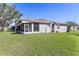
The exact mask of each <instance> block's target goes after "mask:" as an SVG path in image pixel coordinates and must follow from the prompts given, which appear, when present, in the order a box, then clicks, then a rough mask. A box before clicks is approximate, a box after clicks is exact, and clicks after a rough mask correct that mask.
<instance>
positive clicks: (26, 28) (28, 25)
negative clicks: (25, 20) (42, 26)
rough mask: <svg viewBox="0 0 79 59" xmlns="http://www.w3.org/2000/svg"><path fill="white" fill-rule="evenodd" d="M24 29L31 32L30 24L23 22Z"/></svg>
mask: <svg viewBox="0 0 79 59" xmlns="http://www.w3.org/2000/svg"><path fill="white" fill-rule="evenodd" d="M25 31H26V32H31V31H32V24H31V23H30V24H25Z"/></svg>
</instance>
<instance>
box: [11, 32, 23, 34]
mask: <svg viewBox="0 0 79 59" xmlns="http://www.w3.org/2000/svg"><path fill="white" fill-rule="evenodd" d="M11 34H22V33H16V32H14V33H11Z"/></svg>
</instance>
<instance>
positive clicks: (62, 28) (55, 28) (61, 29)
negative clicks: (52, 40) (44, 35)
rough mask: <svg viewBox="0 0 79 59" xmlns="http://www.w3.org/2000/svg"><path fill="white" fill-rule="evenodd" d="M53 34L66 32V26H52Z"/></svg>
mask: <svg viewBox="0 0 79 59" xmlns="http://www.w3.org/2000/svg"><path fill="white" fill-rule="evenodd" d="M52 26H53V27H52V28H53V29H52V30H53V32H67V25H66V24H64V23H55V24H52Z"/></svg>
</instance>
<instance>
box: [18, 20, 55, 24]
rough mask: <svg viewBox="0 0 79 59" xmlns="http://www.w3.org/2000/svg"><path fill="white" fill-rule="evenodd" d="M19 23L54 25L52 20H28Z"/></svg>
mask: <svg viewBox="0 0 79 59" xmlns="http://www.w3.org/2000/svg"><path fill="white" fill-rule="evenodd" d="M19 22H20V23H54V22H53V21H52V20H46V19H28V20H20V21H19Z"/></svg>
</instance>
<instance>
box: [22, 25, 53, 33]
mask: <svg viewBox="0 0 79 59" xmlns="http://www.w3.org/2000/svg"><path fill="white" fill-rule="evenodd" d="M51 28H52V27H51V24H39V31H33V24H32V32H24V34H31V33H50V32H51V30H52V29H51ZM22 33H23V32H22Z"/></svg>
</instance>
